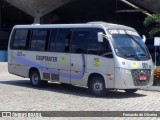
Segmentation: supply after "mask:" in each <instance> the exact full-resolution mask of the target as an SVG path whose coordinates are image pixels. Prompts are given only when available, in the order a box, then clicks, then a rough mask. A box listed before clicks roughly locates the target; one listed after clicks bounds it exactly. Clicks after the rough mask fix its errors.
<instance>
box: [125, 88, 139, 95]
mask: <svg viewBox="0 0 160 120" xmlns="http://www.w3.org/2000/svg"><path fill="white" fill-rule="evenodd" d="M137 90H138V89H126V90H124V91H125V92H126V93H127V94H133V93H135V92H136V91H137Z"/></svg>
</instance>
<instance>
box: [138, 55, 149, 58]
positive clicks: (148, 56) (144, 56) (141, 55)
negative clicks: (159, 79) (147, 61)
mask: <svg viewBox="0 0 160 120" xmlns="http://www.w3.org/2000/svg"><path fill="white" fill-rule="evenodd" d="M138 56H139V57H147V58H150V57H149V56H147V55H146V54H138Z"/></svg>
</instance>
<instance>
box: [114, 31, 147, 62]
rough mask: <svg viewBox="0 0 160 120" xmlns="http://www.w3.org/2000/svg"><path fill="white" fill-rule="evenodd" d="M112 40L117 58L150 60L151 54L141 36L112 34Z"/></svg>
mask: <svg viewBox="0 0 160 120" xmlns="http://www.w3.org/2000/svg"><path fill="white" fill-rule="evenodd" d="M112 38H113V41H112V43H113V46H114V49H115V52H116V54H117V56H120V57H123V58H126V59H136V60H149V59H150V54H149V52H148V50H147V48H146V46H145V44H144V43H143V41H142V39H141V38H140V37H139V36H137V35H130V34H112Z"/></svg>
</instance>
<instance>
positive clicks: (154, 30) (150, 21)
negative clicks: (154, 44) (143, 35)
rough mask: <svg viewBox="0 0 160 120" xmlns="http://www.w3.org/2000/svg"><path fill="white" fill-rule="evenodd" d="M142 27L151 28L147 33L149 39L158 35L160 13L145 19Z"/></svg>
mask: <svg viewBox="0 0 160 120" xmlns="http://www.w3.org/2000/svg"><path fill="white" fill-rule="evenodd" d="M144 25H145V27H150V28H151V30H150V32H149V35H150V36H151V37H153V36H155V35H160V13H157V14H153V15H152V16H148V17H146V18H145V20H144Z"/></svg>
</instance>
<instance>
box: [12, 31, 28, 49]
mask: <svg viewBox="0 0 160 120" xmlns="http://www.w3.org/2000/svg"><path fill="white" fill-rule="evenodd" d="M28 31H29V30H27V29H23V30H21V29H19V30H16V31H15V36H14V38H13V46H12V48H13V49H16V50H18V49H20V50H25V49H27V40H28V39H27V38H28V33H29V32H28Z"/></svg>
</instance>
